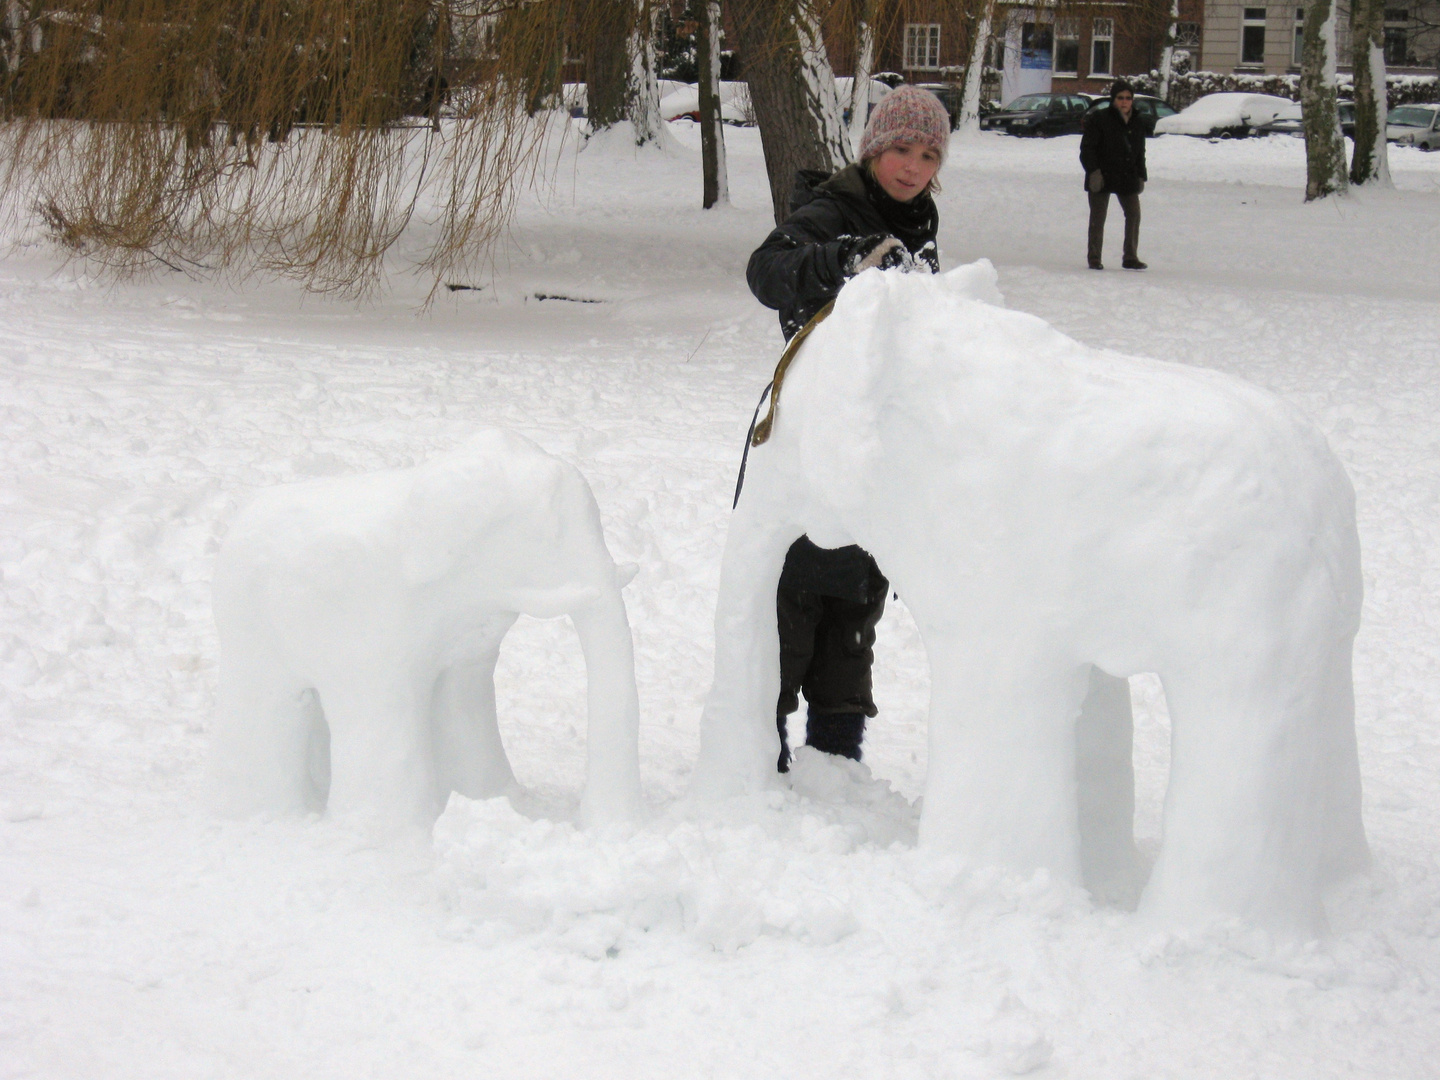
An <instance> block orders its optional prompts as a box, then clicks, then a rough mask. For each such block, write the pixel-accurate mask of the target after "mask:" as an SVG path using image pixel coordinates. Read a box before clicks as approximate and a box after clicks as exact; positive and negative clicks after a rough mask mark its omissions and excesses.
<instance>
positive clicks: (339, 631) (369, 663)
mask: <svg viewBox="0 0 1440 1080" xmlns="http://www.w3.org/2000/svg"><path fill="white" fill-rule="evenodd" d="M630 575H633V568H632V569H631V571H630ZM630 575H627V574H625V573H623V572H622V571H620V570H618V569H617V568H616V566H615V563H614V562H613V561H612V560H611V557H610V552H609V550H608V549H607V548H606V546H605V537H604V534H603V533H602V532H601V528H600V514H599V511H598V509H597V508H596V505H595V498H594V496H593V495H592V494H591V491H590V487H589V485H588V484H587V483H586V482H585V479H584V477H582V476H581V475H580V473H579V472H578V471H577V470H576V469H575V468H574V467H572V466H570V465H567V464H565V463H564V462H562V461H559V460H558V459H556V458H553V457H551V456H550V455H549V454H547V453H545V452H544V451H543V450H541V449H540V448H539V447H538V446H536V445H535V444H534V443H532V442H530V441H529V440H528V439H524V438H521V437H520V436H518V435H513V434H509V433H506V432H502V431H493V430H492V431H487V432H485V433H484V434H482V435H479V436H477V437H476V438H475V439H473V440H472V441H470V442H469V443H467V444H466V445H465V446H463V447H462V448H461V449H459V450H457V451H455V452H453V453H451V454H448V455H445V456H442V457H438V458H435V459H433V460H431V461H428V462H426V463H425V464H423V465H420V466H418V467H416V468H413V469H401V470H396V471H390V472H378V473H371V474H368V475H362V476H353V477H342V478H333V479H322V480H314V481H309V482H305V483H298V484H291V485H286V486H283V487H277V488H271V489H268V490H266V491H262V492H260V493H259V495H258V496H257V497H256V498H255V500H254V501H253V502H252V503H251V504H250V505H249V506H248V507H247V508H246V509H245V510H244V511H242V513H241V514H240V515H239V517H238V518H237V519H236V521H235V523H234V525H233V526H232V528H231V530H230V534H229V536H228V537H227V539H226V541H225V545H224V548H223V549H222V550H221V552H220V557H219V560H218V563H217V566H216V574H215V601H214V609H215V623H216V627H217V629H218V630H219V633H220V700H219V705H220V708H219V716H218V718H217V721H216V725H215V729H214V734H213V738H212V746H211V775H212V780H213V787H214V794H215V796H216V799H217V802H218V804H219V807H220V809H221V810H222V811H225V812H230V813H237V814H244V813H250V812H255V811H260V810H267V811H292V810H304V809H305V808H307V807H309V808H312V809H313V808H316V807H317V806H320V805H327V801H326V800H327V788H328V809H329V811H330V812H332V813H336V814H346V815H356V816H359V817H362V818H368V819H371V820H372V821H373V823H374V824H376V825H378V826H379V827H380V828H381V829H382V830H386V831H388V830H390V829H393V828H396V827H402V826H404V825H408V824H419V825H422V826H428V825H429V824H430V822H432V821H433V820H434V818H435V816H436V815H437V814H438V813H439V811H440V810H441V809H443V807H444V804H445V801H446V799H448V797H449V794H450V792H451V791H452V790H453V791H458V792H460V793H461V794H463V795H467V796H470V797H472V798H484V797H489V796H493V795H497V794H500V793H502V792H504V791H505V790H506V789H507V788H509V787H510V786H511V785H513V784H514V776H513V774H512V773H511V770H510V764H509V761H508V760H507V758H506V756H505V751H504V749H503V747H502V746H501V744H500V734H499V731H498V729H497V726H496V717H495V684H494V671H495V662H496V659H497V657H498V655H499V650H500V641H501V639H502V638H503V637H504V636H505V633H506V631H507V630H509V629H510V627H511V626H512V625H513V624H514V622H515V620H516V618H517V617H518V615H517V613H524V614H529V615H535V616H539V617H541V618H546V617H551V616H557V615H561V614H568V615H569V616H570V618H571V620H572V621H573V622H574V625H575V629H576V631H577V632H578V634H579V637H580V644H581V647H582V649H583V650H584V654H585V667H586V675H587V678H588V683H589V686H588V701H589V737H588V740H589V761H588V772H587V776H586V786H585V793H584V798H583V800H582V802H581V819H582V821H585V822H602V821H609V820H615V819H622V818H627V817H632V816H634V815H635V814H636V813H637V812H638V810H639V808H640V806H641V799H640V774H639V754H638V747H637V740H638V705H637V700H636V692H635V671H634V657H633V653H632V643H631V638H630V624H629V621H628V620H627V618H626V614H625V603H624V600H623V599H622V598H621V595H620V590H621V588H622V587H623V585H624V584H625V583H626V582H628V581H629V577H630ZM322 714H323V721H324V722H323V723H320V719H321V716H322ZM327 740H328V755H327V752H326V743H327Z"/></svg>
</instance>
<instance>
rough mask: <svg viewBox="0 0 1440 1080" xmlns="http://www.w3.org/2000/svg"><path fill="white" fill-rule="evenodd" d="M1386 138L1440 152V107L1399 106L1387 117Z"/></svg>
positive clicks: (1394, 141)
mask: <svg viewBox="0 0 1440 1080" xmlns="http://www.w3.org/2000/svg"><path fill="white" fill-rule="evenodd" d="M1385 138H1387V139H1389V140H1390V141H1391V142H1393V143H1400V144H1402V145H1405V146H1418V147H1419V148H1420V149H1421V150H1440V105H1397V106H1395V108H1393V109H1391V110H1390V112H1389V113H1388V114H1387V115H1386V117H1385Z"/></svg>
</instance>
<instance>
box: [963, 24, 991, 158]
mask: <svg viewBox="0 0 1440 1080" xmlns="http://www.w3.org/2000/svg"><path fill="white" fill-rule="evenodd" d="M994 24H995V0H985V6H984V7H983V8H981V9H980V14H979V16H978V17H977V18H976V20H975V40H974V41H973V42H971V44H970V63H969V64H967V65H966V67H965V89H964V91H963V93H962V94H961V97H960V124H959V127H958V128H957V131H958V132H959V133H960V134H961V135H975V134H978V133H979V131H980V93H981V90H982V86H983V83H984V81H985V53H986V52H988V51H989V46H990V29H991V27H992V26H994Z"/></svg>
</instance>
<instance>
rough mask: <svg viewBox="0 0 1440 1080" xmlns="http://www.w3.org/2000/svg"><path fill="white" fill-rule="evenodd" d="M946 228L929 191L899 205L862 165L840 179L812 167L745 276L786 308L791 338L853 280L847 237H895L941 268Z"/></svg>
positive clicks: (783, 317)
mask: <svg viewBox="0 0 1440 1080" xmlns="http://www.w3.org/2000/svg"><path fill="white" fill-rule="evenodd" d="M939 225H940V217H939V214H938V213H937V212H936V210H935V202H934V200H933V199H931V198H930V196H929V195H928V194H926V195H917V196H916V197H915V198H914V199H912V200H911V201H910V202H908V203H902V202H897V201H896V200H895V199H892V198H890V196H889V195H886V194H885V192H884V191H883V190H881V188H880V185H879V184H877V183H876V182H875V181H874V180H872V179H871V178H870V175H869V173H867V172H866V171H865V170H864V169H862V168H861V167H860V166H859V165H847V166H846V167H845V168H843V169H841V170H840V171H839V172H837V173H835V174H834V175H833V176H827V175H826V174H825V173H823V172H819V171H816V170H812V169H807V170H804V171H802V172H799V173H797V174H796V175H795V190H794V191H793V192H792V193H791V195H790V216H789V217H788V218H786V219H785V223H784V224H783V225H781V226H779V227H778V228H776V229H775V231H774V232H772V233H771V234H770V235H769V236H768V237H766V239H765V242H764V243H763V244H761V245H760V246H759V247H758V248H756V249H755V253H754V254H753V255H751V256H750V265H749V266H748V267H747V268H746V271H745V280H746V281H748V282H749V283H750V291H751V292H752V293H754V294H755V298H756V299H757V300H759V301H760V302H761V303H762V304H764V305H765V306H766V307H768V308H775V309H776V310H777V311H779V312H780V329H781V330H782V331H783V332H784V334H785V340H787V341H788V340H790V338H792V337H794V336H795V334H796V332H797V331H799V330H800V328H801V327H803V326H804V325H805V324H806V323H807V322H809V321H810V319H811V318H812V317H813V316H814V314H815V313H816V312H817V311H819V310H820V309H821V308H822V307H824V306H825V305H826V304H828V303H829V302H830V301H831V300H833V299H835V295H836V294H837V293H838V292H839V291H840V286H842V285H844V284H845V273H844V268H843V267H842V266H841V265H840V262H841V257H842V255H841V253H842V250H843V247H844V243H843V242H844V241H845V240H847V239H849V238H851V237H863V236H873V235H875V234H877V233H879V234H881V235H889V236H893V237H895V238H896V239H897V240H899V241H900V242H901V243H903V244H904V245H905V246H906V247H907V248H908V249H909V250H910V253H911V254H912V255H914V256H915V257H916V258H917V259H919V260H921V261H923V262H924V263H925V264H926V265H928V266H929V268H930V271H931V273H938V272H939V270H940V257H939V255H938V253H937V252H936V249H935V232H936V230H937V229H938V228H939Z"/></svg>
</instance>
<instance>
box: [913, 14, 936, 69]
mask: <svg viewBox="0 0 1440 1080" xmlns="http://www.w3.org/2000/svg"><path fill="white" fill-rule="evenodd" d="M905 68H906V70H908V71H938V70H939V69H940V24H939V23H906V24H905Z"/></svg>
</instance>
